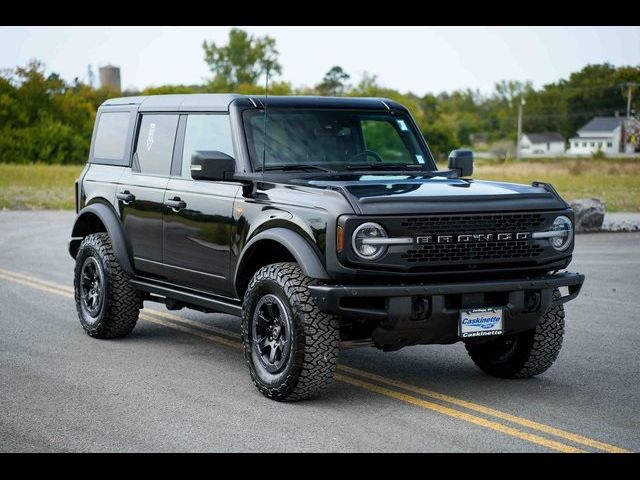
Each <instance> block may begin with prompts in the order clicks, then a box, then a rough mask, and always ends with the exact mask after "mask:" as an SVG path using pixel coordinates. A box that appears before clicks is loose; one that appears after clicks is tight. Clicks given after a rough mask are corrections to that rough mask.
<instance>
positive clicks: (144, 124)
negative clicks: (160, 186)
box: [136, 115, 178, 175]
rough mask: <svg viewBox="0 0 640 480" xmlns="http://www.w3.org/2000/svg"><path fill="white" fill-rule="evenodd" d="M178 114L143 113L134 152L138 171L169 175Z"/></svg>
mask: <svg viewBox="0 0 640 480" xmlns="http://www.w3.org/2000/svg"><path fill="white" fill-rule="evenodd" d="M177 127H178V115H143V117H142V121H141V122H140V131H139V132H138V144H137V146H136V153H137V154H138V163H139V164H140V172H142V173H147V174H152V175H169V172H170V171H171V157H172V156H173V145H174V143H175V141H176V129H177Z"/></svg>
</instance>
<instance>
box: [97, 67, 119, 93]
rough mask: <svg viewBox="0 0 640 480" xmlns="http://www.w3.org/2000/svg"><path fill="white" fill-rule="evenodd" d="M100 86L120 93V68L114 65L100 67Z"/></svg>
mask: <svg viewBox="0 0 640 480" xmlns="http://www.w3.org/2000/svg"><path fill="white" fill-rule="evenodd" d="M100 85H101V86H103V87H107V88H109V89H111V90H114V91H116V92H120V91H121V87H120V67H114V66H113V65H107V66H106V67H100Z"/></svg>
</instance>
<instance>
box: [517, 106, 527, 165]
mask: <svg viewBox="0 0 640 480" xmlns="http://www.w3.org/2000/svg"><path fill="white" fill-rule="evenodd" d="M526 103H527V102H525V100H524V97H520V103H519V105H518V136H517V137H516V160H520V139H521V138H522V107H524V106H525V104H526Z"/></svg>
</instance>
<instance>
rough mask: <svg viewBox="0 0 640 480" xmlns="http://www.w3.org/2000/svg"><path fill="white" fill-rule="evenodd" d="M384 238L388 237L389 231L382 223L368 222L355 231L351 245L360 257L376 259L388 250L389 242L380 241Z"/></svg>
mask: <svg viewBox="0 0 640 480" xmlns="http://www.w3.org/2000/svg"><path fill="white" fill-rule="evenodd" d="M384 238H387V232H386V231H385V230H384V228H383V227H382V226H381V225H378V224H377V223H373V222H367V223H363V224H362V225H360V226H359V227H358V228H356V230H355V231H354V232H353V239H352V241H351V245H352V247H353V251H354V252H356V255H358V256H359V257H360V258H362V259H364V260H375V259H377V258H380V257H381V256H382V255H384V253H385V252H386V251H387V244H386V243H380V240H381V239H384ZM383 242H384V240H383Z"/></svg>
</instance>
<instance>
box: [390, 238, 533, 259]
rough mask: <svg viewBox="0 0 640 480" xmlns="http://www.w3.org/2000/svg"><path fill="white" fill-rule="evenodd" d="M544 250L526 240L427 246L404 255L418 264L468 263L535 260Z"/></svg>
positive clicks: (419, 247) (421, 246)
mask: <svg viewBox="0 0 640 480" xmlns="http://www.w3.org/2000/svg"><path fill="white" fill-rule="evenodd" d="M543 250H544V249H543V248H542V247H539V246H537V245H530V244H529V243H528V241H526V240H515V241H500V242H483V243H473V244H470V243H453V244H452V243H444V244H427V245H419V246H416V247H415V248H411V249H410V250H408V251H407V252H406V253H404V254H402V258H404V259H405V260H406V261H407V262H409V263H418V262H420V263H421V262H426V263H429V262H438V263H440V262H463V261H464V262H468V261H479V260H505V261H507V260H510V259H515V260H518V259H525V258H534V257H537V256H538V255H540V254H541V253H542V251H543Z"/></svg>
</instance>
